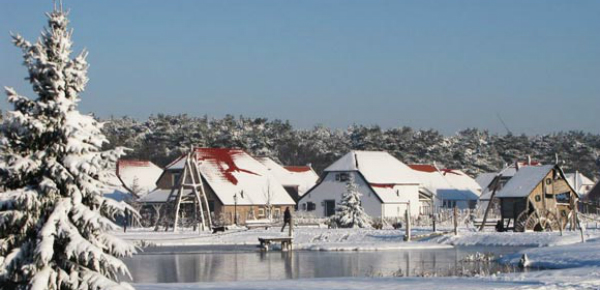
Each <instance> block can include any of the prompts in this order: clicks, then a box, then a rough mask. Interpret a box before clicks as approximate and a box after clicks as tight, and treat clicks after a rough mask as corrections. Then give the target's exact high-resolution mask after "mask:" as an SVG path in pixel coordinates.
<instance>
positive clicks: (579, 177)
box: [565, 172, 594, 194]
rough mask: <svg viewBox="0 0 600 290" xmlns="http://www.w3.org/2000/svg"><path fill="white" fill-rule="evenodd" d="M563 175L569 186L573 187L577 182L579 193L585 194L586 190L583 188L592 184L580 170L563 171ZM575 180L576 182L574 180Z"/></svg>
mask: <svg viewBox="0 0 600 290" xmlns="http://www.w3.org/2000/svg"><path fill="white" fill-rule="evenodd" d="M565 177H566V178H567V182H568V183H569V185H571V187H573V188H575V184H577V188H575V189H576V190H577V192H578V193H580V194H587V191H586V190H584V189H583V188H584V187H586V186H589V187H590V188H591V187H592V186H594V182H593V181H592V180H591V179H589V178H587V177H586V176H585V175H583V174H581V172H577V174H575V173H565ZM576 181H577V182H576Z"/></svg>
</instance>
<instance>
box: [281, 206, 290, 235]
mask: <svg viewBox="0 0 600 290" xmlns="http://www.w3.org/2000/svg"><path fill="white" fill-rule="evenodd" d="M291 221H292V213H290V207H286V208H285V211H284V212H283V227H281V231H282V232H283V229H285V225H288V226H290V227H291V226H292V225H291V224H290V222H291Z"/></svg>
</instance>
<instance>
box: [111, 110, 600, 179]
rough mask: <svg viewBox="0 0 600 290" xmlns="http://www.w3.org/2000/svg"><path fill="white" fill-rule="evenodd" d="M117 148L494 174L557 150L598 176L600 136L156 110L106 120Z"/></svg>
mask: <svg viewBox="0 0 600 290" xmlns="http://www.w3.org/2000/svg"><path fill="white" fill-rule="evenodd" d="M105 121H106V124H105V126H104V133H105V134H106V135H107V137H108V139H109V140H110V144H111V146H125V147H128V148H131V149H133V151H132V152H130V153H129V154H128V157H129V158H140V159H149V160H152V161H153V162H155V163H157V164H158V165H165V164H167V163H168V162H170V161H171V160H173V158H175V157H176V156H179V155H180V154H182V153H183V152H185V151H186V150H188V149H189V148H190V147H191V146H205V147H233V148H241V149H245V150H247V151H248V152H249V153H251V154H255V155H266V156H270V157H273V158H275V159H277V160H279V161H280V162H282V163H283V164H289V165H305V164H309V163H310V164H312V166H313V168H315V169H316V170H317V172H320V171H321V170H323V169H324V168H325V167H326V166H328V165H329V164H331V163H332V162H333V161H335V160H336V159H337V158H339V157H340V156H342V155H343V154H345V153H346V152H348V151H349V150H386V151H388V152H390V153H391V154H392V155H394V156H395V157H397V158H398V159H399V160H401V161H403V162H405V163H434V162H435V163H437V164H438V166H440V167H447V168H457V169H463V170H465V171H466V172H468V173H469V174H471V175H477V174H478V173H481V172H493V171H497V170H499V169H501V168H502V167H504V166H505V165H506V164H509V163H513V162H515V161H516V160H524V159H526V158H527V156H530V157H531V158H532V159H533V160H538V161H541V162H543V163H554V162H555V156H556V155H558V157H559V159H560V161H561V162H563V166H564V168H565V169H566V170H567V171H573V170H579V171H581V172H583V173H584V174H586V175H588V176H590V177H596V178H598V177H599V174H598V172H599V169H600V158H599V153H600V135H598V134H590V133H584V132H578V131H570V132H559V133H554V134H547V135H534V136H527V135H512V134H506V135H499V134H491V133H489V132H488V131H485V130H479V129H466V130H463V131H460V132H458V133H456V134H454V135H451V136H444V135H442V134H441V133H440V132H438V131H436V130H414V129H412V128H410V127H399V128H391V129H382V128H380V127H378V126H362V125H354V126H350V127H349V128H347V129H345V130H339V129H338V130H336V129H330V128H327V127H324V126H317V127H314V128H312V129H308V130H305V129H295V128H294V127H293V126H292V125H291V124H290V123H289V122H287V121H281V120H267V119H265V118H246V117H234V116H226V117H224V118H208V117H192V116H188V115H157V116H151V117H149V118H148V119H147V120H143V121H138V120H135V119H132V118H130V117H122V118H112V119H110V120H105Z"/></svg>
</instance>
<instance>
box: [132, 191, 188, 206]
mask: <svg viewBox="0 0 600 290" xmlns="http://www.w3.org/2000/svg"><path fill="white" fill-rule="evenodd" d="M170 193H171V190H170V189H159V188H157V189H155V190H153V191H152V192H150V193H148V194H146V195H144V196H142V197H141V198H139V199H138V202H142V203H163V202H165V201H166V200H167V198H169V194H170ZM188 194H189V192H186V193H184V196H187V195H188Z"/></svg>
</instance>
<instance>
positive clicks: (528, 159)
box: [527, 155, 531, 166]
mask: <svg viewBox="0 0 600 290" xmlns="http://www.w3.org/2000/svg"><path fill="white" fill-rule="evenodd" d="M527 165H529V166H531V155H527Z"/></svg>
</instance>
